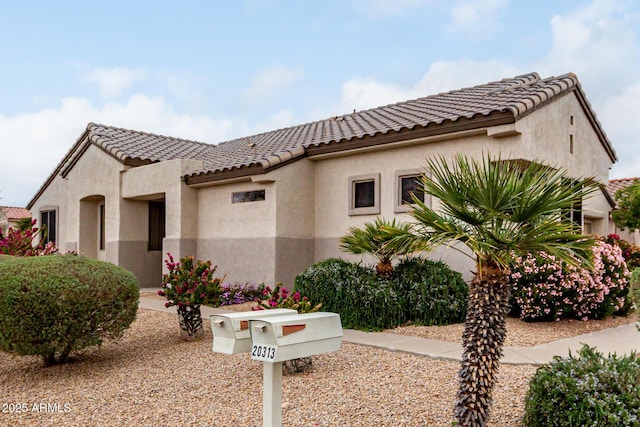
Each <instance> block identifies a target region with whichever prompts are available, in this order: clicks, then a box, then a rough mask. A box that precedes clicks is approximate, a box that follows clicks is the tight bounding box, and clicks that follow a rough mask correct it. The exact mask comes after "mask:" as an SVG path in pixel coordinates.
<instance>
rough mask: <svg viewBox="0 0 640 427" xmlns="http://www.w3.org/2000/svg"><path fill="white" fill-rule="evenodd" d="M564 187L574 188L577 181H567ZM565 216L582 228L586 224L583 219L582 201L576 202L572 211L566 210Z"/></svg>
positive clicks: (577, 200)
mask: <svg viewBox="0 0 640 427" xmlns="http://www.w3.org/2000/svg"><path fill="white" fill-rule="evenodd" d="M564 185H566V186H573V185H575V181H574V180H572V179H565V180H564ZM563 215H564V217H565V218H566V219H568V220H570V221H573V222H574V223H575V224H577V225H579V226H580V227H582V226H583V223H584V222H583V217H582V199H576V200H574V201H573V205H572V206H571V209H568V210H565V211H564V212H563Z"/></svg>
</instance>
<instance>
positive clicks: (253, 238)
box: [197, 159, 314, 288]
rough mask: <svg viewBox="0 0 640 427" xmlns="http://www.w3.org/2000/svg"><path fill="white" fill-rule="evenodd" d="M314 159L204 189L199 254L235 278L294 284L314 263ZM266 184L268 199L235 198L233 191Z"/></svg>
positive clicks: (255, 281) (200, 198) (199, 218)
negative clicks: (249, 200) (237, 199)
mask: <svg viewBox="0 0 640 427" xmlns="http://www.w3.org/2000/svg"><path fill="white" fill-rule="evenodd" d="M313 168H314V165H313V164H311V163H310V162H309V161H308V160H304V159H303V160H300V161H298V162H294V163H292V164H289V165H286V166H284V167H281V168H279V169H275V170H273V171H271V172H269V173H267V174H264V175H259V176H254V177H252V178H250V179H245V180H243V181H240V182H231V183H220V184H218V185H214V186H208V187H203V188H200V189H199V197H198V245H197V246H198V257H199V258H201V259H210V260H211V261H212V262H213V263H214V264H216V265H218V269H219V273H221V274H226V275H227V280H228V281H230V282H240V283H243V282H253V283H262V282H264V283H267V284H273V283H275V282H277V281H280V282H283V283H284V284H285V286H287V287H289V288H291V287H292V286H293V279H294V278H295V276H296V275H297V274H299V273H300V272H302V271H303V270H304V268H306V267H307V266H309V265H311V264H312V263H313V236H314V221H313V217H314V195H313V191H314V185H313V182H314V174H313V172H314V169H313ZM263 189H264V190H265V200H264V201H256V202H247V203H232V194H233V193H234V192H241V191H255V190H263Z"/></svg>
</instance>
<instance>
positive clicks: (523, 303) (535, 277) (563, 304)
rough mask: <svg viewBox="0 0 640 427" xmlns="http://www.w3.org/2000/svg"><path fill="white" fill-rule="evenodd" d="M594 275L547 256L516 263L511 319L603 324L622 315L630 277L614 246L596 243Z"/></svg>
mask: <svg viewBox="0 0 640 427" xmlns="http://www.w3.org/2000/svg"><path fill="white" fill-rule="evenodd" d="M593 258H594V266H593V270H587V269H585V268H581V267H574V266H569V265H567V264H566V263H563V262H560V261H559V260H557V259H556V258H554V257H553V256H550V255H548V254H546V253H539V254H537V255H533V254H528V255H526V256H520V257H517V258H516V259H515V262H514V265H513V266H512V269H511V274H510V276H509V278H510V280H511V283H512V286H513V288H512V296H511V306H512V314H514V315H517V316H519V317H520V318H522V319H524V320H527V321H550V320H560V319H561V318H574V319H582V320H587V319H602V318H604V317H606V316H609V315H611V314H626V313H627V312H628V311H629V310H630V308H631V304H630V302H629V301H627V298H626V297H627V294H628V292H629V278H630V276H631V275H630V273H629V270H628V269H627V266H626V264H625V261H624V258H623V256H622V251H621V250H620V248H619V247H618V246H616V245H611V244H608V243H605V242H603V241H597V242H596V244H595V245H594V246H593Z"/></svg>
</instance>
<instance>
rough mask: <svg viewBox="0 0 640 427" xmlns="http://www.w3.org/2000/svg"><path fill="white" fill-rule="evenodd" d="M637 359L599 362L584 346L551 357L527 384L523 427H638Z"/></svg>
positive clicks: (639, 382)
mask: <svg viewBox="0 0 640 427" xmlns="http://www.w3.org/2000/svg"><path fill="white" fill-rule="evenodd" d="M639 385H640V358H639V357H638V356H637V355H636V354H635V353H634V354H631V355H628V356H623V357H617V356H615V355H613V356H611V355H610V356H608V357H604V356H603V355H602V354H600V353H598V352H597V351H596V350H595V349H594V348H590V347H588V346H587V345H584V346H583V347H582V349H581V350H580V351H579V352H578V357H574V356H573V355H570V356H569V357H568V358H560V357H557V356H556V357H555V358H554V360H553V361H552V362H551V363H548V364H546V365H543V366H541V367H540V368H539V369H538V370H537V371H536V373H535V375H534V376H533V378H532V379H531V381H530V383H529V390H528V392H527V396H526V400H525V415H524V419H523V425H524V426H527V427H573V426H601V427H618V426H640V387H639Z"/></svg>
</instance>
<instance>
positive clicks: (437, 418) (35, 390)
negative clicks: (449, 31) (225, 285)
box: [0, 310, 589, 426]
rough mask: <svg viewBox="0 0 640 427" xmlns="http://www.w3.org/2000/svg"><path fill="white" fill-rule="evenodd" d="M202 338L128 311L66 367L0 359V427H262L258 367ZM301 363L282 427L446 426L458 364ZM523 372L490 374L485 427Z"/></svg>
mask: <svg viewBox="0 0 640 427" xmlns="http://www.w3.org/2000/svg"><path fill="white" fill-rule="evenodd" d="M576 323H577V324H579V325H581V326H583V327H585V328H586V327H587V324H589V322H576ZM563 325H564V323H560V324H559V325H554V327H562V326H563ZM572 327H573V326H572ZM205 328H206V331H205V332H206V338H205V339H204V340H202V341H195V342H186V341H182V340H180V338H179V336H178V335H179V331H178V319H177V316H176V315H175V314H169V313H163V312H156V311H151V310H139V311H138V318H137V320H136V321H135V322H134V323H133V324H132V326H131V328H130V329H129V330H128V331H127V332H126V333H125V336H124V337H123V338H122V339H121V340H119V341H115V342H108V343H105V344H104V345H103V346H102V347H101V348H96V349H90V350H87V351H86V352H84V353H83V354H82V355H80V356H79V357H78V358H77V360H76V361H75V362H74V363H71V364H68V365H61V366H53V367H50V368H43V367H42V365H41V362H40V359H39V358H35V357H15V356H11V355H8V354H6V353H0V390H2V392H1V394H0V405H1V406H0V410H1V412H0V426H5V425H6V426H88V425H91V426H124V425H126V426H133V425H135V426H260V425H262V394H261V393H262V364H261V363H260V362H256V361H252V360H251V359H250V357H249V355H246V354H243V355H233V356H227V355H221V354H216V353H213V352H212V351H211V342H212V336H211V329H210V325H209V324H208V322H205ZM421 328H423V327H421ZM527 330H528V329H527ZM574 332H575V331H574ZM449 333H451V332H449ZM509 333H512V329H510V330H509ZM313 360H314V362H313V370H312V371H311V372H309V373H304V374H296V375H287V376H285V377H284V378H283V425H284V426H451V422H452V421H453V417H452V411H453V402H454V399H455V393H456V390H457V383H456V381H457V380H456V374H457V371H458V367H459V363H458V362H452V361H445V360H432V359H429V358H427V357H421V356H415V355H410V354H404V353H399V352H391V351H386V350H382V349H375V348H370V347H364V346H358V345H353V344H349V343H343V345H342V348H341V350H340V351H338V352H334V353H329V354H324V355H319V356H315V357H314V359H313ZM535 369H536V367H535V366H529V365H521V366H507V365H503V366H502V367H501V369H500V374H499V378H498V384H497V386H496V389H495V393H494V410H493V416H492V419H493V422H492V423H491V424H490V425H492V426H516V425H518V420H519V418H520V417H521V415H522V407H523V401H524V395H525V393H526V390H527V384H528V381H529V379H530V378H531V376H532V375H533V373H534V372H535Z"/></svg>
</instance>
